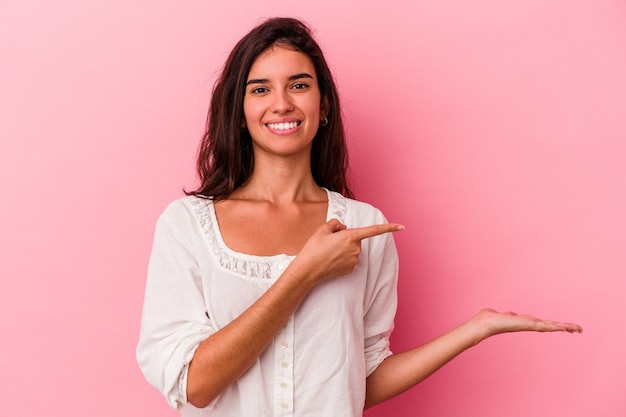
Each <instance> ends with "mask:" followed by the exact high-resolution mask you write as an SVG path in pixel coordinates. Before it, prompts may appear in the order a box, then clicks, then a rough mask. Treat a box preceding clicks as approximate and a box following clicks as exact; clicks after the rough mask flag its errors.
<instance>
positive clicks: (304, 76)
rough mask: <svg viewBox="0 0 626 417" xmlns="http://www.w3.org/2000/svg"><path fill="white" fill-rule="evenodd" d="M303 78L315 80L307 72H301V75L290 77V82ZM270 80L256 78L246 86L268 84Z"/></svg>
mask: <svg viewBox="0 0 626 417" xmlns="http://www.w3.org/2000/svg"><path fill="white" fill-rule="evenodd" d="M301 78H311V79H312V78H313V76H312V75H311V74H309V73H306V72H301V73H299V74H294V75H291V76H289V81H295V80H299V79H301ZM269 81H270V80H268V79H267V78H254V79H251V80H248V81H247V82H246V85H250V84H265V83H268V82H269Z"/></svg>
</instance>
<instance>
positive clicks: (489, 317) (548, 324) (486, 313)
mask: <svg viewBox="0 0 626 417" xmlns="http://www.w3.org/2000/svg"><path fill="white" fill-rule="evenodd" d="M472 320H475V321H476V322H477V323H479V324H480V326H481V327H482V328H483V329H484V331H485V338H486V337H489V336H493V335H496V334H500V333H510V332H525V331H531V332H569V333H582V332H583V328H582V327H581V326H579V325H578V324H575V323H564V322H559V321H553V320H545V319H541V318H538V317H535V316H532V315H529V314H517V313H513V312H510V311H507V312H505V313H499V312H497V311H496V310H493V309H490V308H486V309H484V310H481V311H480V312H479V313H478V314H477V315H476V316H474V318H473V319H472Z"/></svg>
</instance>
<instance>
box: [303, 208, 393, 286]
mask: <svg viewBox="0 0 626 417" xmlns="http://www.w3.org/2000/svg"><path fill="white" fill-rule="evenodd" d="M399 230H404V226H402V225H400V224H396V223H389V224H376V225H372V226H365V227H358V228H352V229H348V228H347V227H346V226H345V225H344V224H342V223H341V222H339V220H337V219H331V220H329V221H328V222H326V223H325V224H323V225H322V226H320V227H319V228H318V229H317V230H316V231H315V233H313V235H312V236H311V237H310V238H309V240H307V242H306V243H305V244H304V246H303V247H302V250H301V251H300V253H299V254H298V256H296V258H295V259H294V261H293V263H298V264H305V265H306V268H307V269H308V271H309V272H310V274H308V277H309V278H311V279H313V280H314V282H315V283H318V282H320V281H323V280H325V279H329V278H334V277H338V276H341V275H346V274H349V273H351V272H352V270H353V269H354V267H355V265H356V264H357V262H358V260H359V255H360V253H361V241H362V240H363V239H367V238H369V237H373V236H377V235H381V234H383V233H389V232H395V231H399Z"/></svg>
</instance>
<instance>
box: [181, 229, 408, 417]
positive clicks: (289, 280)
mask: <svg viewBox="0 0 626 417" xmlns="http://www.w3.org/2000/svg"><path fill="white" fill-rule="evenodd" d="M401 229H402V227H401V226H399V225H396V224H385V225H374V226H368V227H363V228H355V229H349V230H346V227H345V226H344V225H342V224H341V223H339V222H338V221H337V220H331V221H329V222H328V223H326V224H324V225H323V226H322V227H320V228H319V229H318V230H317V231H316V232H315V233H314V234H313V236H311V238H310V239H309V240H308V241H307V243H306V244H305V245H304V247H303V248H302V250H301V251H300V253H299V254H298V256H296V258H295V259H294V260H293V262H292V263H291V264H290V265H289V267H288V268H287V269H286V270H285V272H284V273H283V275H281V277H280V278H279V279H278V280H277V281H276V282H275V283H274V285H272V286H271V287H270V288H269V289H268V290H267V291H266V292H265V294H264V295H263V296H261V297H260V298H259V299H258V300H257V301H256V302H255V303H254V304H253V305H252V306H250V308H248V309H247V310H246V311H244V312H243V313H242V314H241V315H240V316H239V317H237V318H236V319H235V320H233V321H232V322H231V323H229V324H228V325H227V326H225V327H224V328H222V329H221V330H219V331H218V332H216V333H215V334H213V335H211V336H209V337H208V338H207V339H206V340H204V341H203V342H202V343H201V344H200V345H199V346H198V348H197V350H196V351H195V353H194V356H193V359H192V360H191V362H190V364H189V370H188V375H187V400H188V401H189V402H190V403H191V404H193V405H194V406H196V407H206V406H207V405H208V404H209V403H210V402H211V401H212V400H213V399H214V398H216V397H217V396H218V395H219V394H220V393H221V392H222V391H223V390H224V389H225V388H226V387H228V386H229V385H230V384H232V383H233V382H234V381H235V380H236V379H237V378H239V377H240V376H241V375H242V374H243V373H244V372H245V371H246V370H247V369H248V368H249V367H250V366H251V365H252V363H254V361H255V360H256V359H257V358H258V357H259V355H260V354H261V353H262V352H263V350H264V349H265V348H266V347H267V345H268V344H269V343H270V341H271V340H272V338H273V337H274V336H275V335H276V333H277V332H278V331H279V330H280V328H281V326H282V325H283V324H284V323H285V322H286V321H287V320H288V318H289V316H290V315H291V314H292V313H293V311H295V309H296V308H297V307H298V305H299V304H300V302H301V301H302V300H303V299H304V297H306V295H307V294H308V293H309V292H310V291H311V289H312V288H313V287H315V285H317V284H318V283H319V282H321V281H323V280H326V279H331V278H334V277H337V276H340V275H345V274H348V273H350V272H351V271H352V270H353V268H354V266H355V265H356V263H357V261H358V258H359V254H360V252H361V244H360V242H361V240H363V239H365V238H368V237H372V236H376V235H379V234H382V233H387V232H392V231H396V230H401Z"/></svg>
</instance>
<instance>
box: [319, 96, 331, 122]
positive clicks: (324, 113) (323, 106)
mask: <svg viewBox="0 0 626 417" xmlns="http://www.w3.org/2000/svg"><path fill="white" fill-rule="evenodd" d="M329 113H330V104H329V103H328V98H327V97H322V100H321V103H320V120H324V118H326V117H328V114H329Z"/></svg>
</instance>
